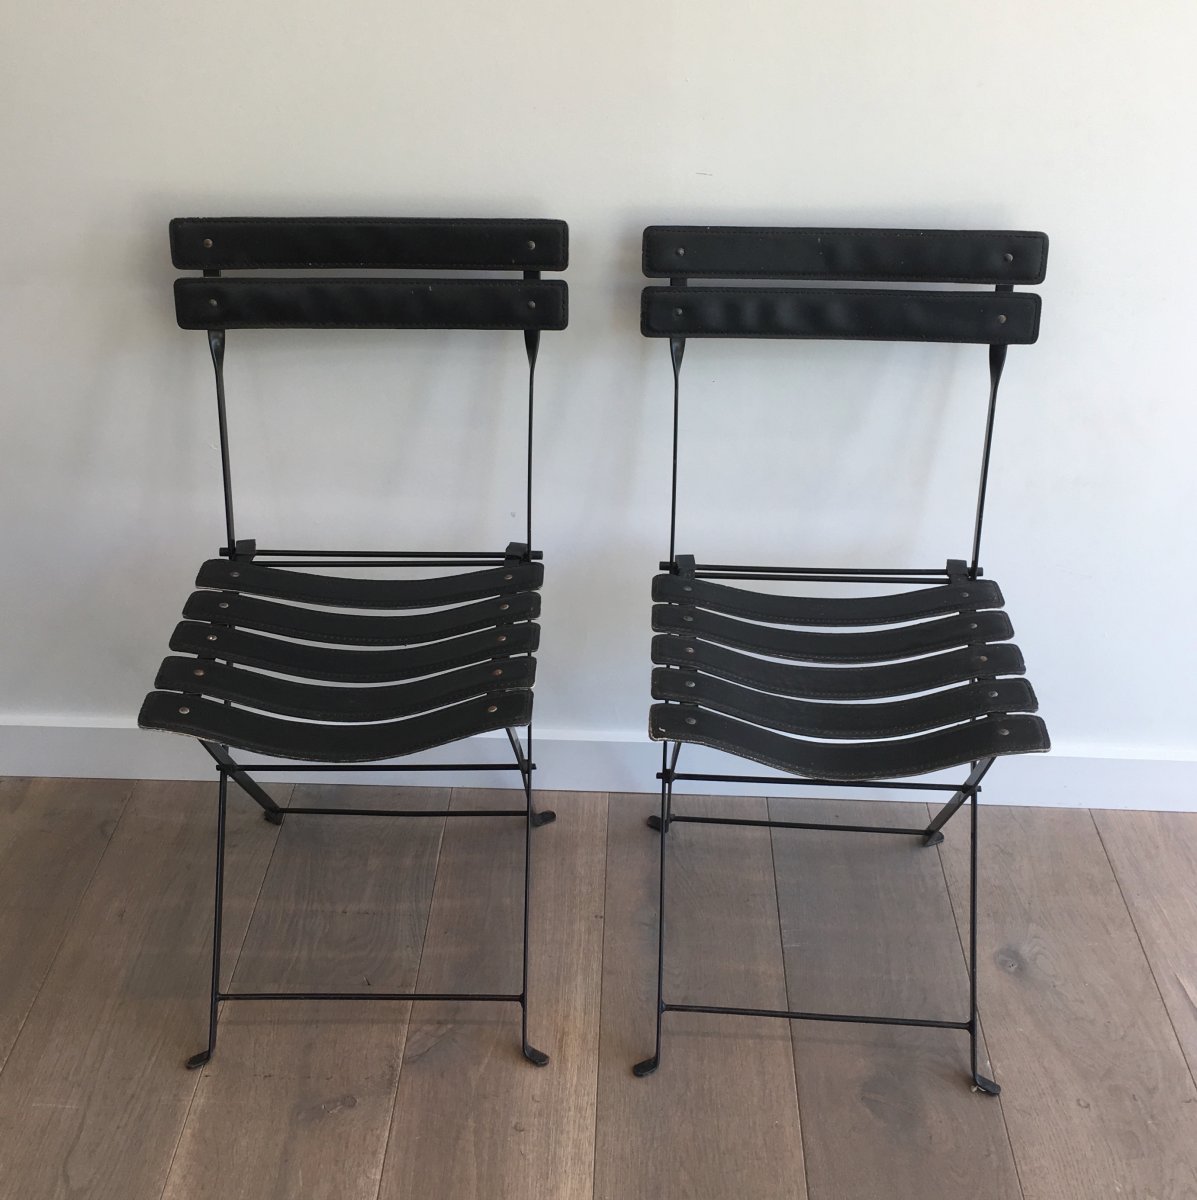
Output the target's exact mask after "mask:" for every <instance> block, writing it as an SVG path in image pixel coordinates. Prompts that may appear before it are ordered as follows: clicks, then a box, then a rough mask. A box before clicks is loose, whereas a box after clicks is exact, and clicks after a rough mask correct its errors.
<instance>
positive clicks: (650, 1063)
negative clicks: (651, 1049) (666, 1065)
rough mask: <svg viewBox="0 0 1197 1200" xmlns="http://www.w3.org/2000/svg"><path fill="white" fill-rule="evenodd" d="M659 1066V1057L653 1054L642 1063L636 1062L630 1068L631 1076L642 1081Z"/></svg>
mask: <svg viewBox="0 0 1197 1200" xmlns="http://www.w3.org/2000/svg"><path fill="white" fill-rule="evenodd" d="M660 1065H661V1058H660V1055H657V1054H654V1055H653V1056H652V1058H646V1059H645V1060H644V1061H643V1062H638V1063H637V1064H636V1065H635V1066H634V1067H633V1068H632V1074H633V1075H635V1076H636V1078H637V1079H643V1078H644V1077H645V1076H646V1075H651V1074H652V1073H653V1072H654V1071H655V1070H656V1069H657V1068H658V1067H659V1066H660Z"/></svg>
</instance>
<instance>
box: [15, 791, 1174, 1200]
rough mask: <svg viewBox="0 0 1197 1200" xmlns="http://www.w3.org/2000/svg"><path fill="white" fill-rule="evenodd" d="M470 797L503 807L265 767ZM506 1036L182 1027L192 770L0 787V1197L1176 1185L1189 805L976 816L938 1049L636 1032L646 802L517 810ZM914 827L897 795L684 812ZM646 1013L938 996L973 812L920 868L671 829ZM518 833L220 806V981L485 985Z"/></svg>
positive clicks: (188, 977) (597, 798)
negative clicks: (526, 855)
mask: <svg viewBox="0 0 1197 1200" xmlns="http://www.w3.org/2000/svg"><path fill="white" fill-rule="evenodd" d="M272 790H273V792H274V794H275V795H276V797H277V798H278V801H279V803H281V804H284V805H287V804H290V803H306V804H313V803H319V804H322V805H323V804H328V805H336V804H337V803H340V802H344V803H350V802H351V803H352V804H353V805H354V806H355V807H371V806H374V805H378V806H393V805H394V804H396V803H397V802H401V803H402V804H403V806H404V807H407V808H420V807H424V808H440V809H444V808H446V807H449V808H453V809H468V808H477V807H486V806H487V805H490V806H495V807H507V806H509V805H510V803H511V797H512V795H513V793H486V792H479V791H469V790H460V791H456V790H455V791H448V790H445V791H434V790H429V789H404V790H403V791H402V793H401V794H399V791H398V789H381V788H352V789H348V788H345V789H337V788H330V787H320V788H317V787H306V786H305V787H294V788H292V787H291V786H289V785H288V786H276V787H274V788H273V789H272ZM539 803H541V804H542V805H544V806H546V807H549V806H551V807H553V808H555V809H556V810H557V813H558V820H557V822H556V823H555V824H552V825H549V826H545V827H543V828H541V829H538V830H536V831H535V833H534V843H535V845H534V852H535V856H536V857H535V864H534V865H535V882H534V907H533V912H532V935H533V943H534V951H533V954H534V957H533V963H532V1006H531V1010H530V1026H531V1035H532V1040H533V1042H534V1044H536V1045H538V1046H539V1047H540V1048H541V1049H543V1050H545V1051H546V1052H547V1053H549V1054H550V1056H551V1058H552V1061H551V1063H550V1064H549V1066H548V1067H546V1068H544V1069H543V1070H538V1069H536V1068H534V1067H532V1066H531V1065H529V1064H528V1063H526V1062H525V1061H524V1060H523V1058H522V1057H521V1056H520V1054H519V1045H518V1031H519V1025H518V1009H517V1008H516V1007H515V1006H514V1005H497V1004H464V1003H456V1004H449V1003H431V1002H428V1003H418V1004H407V1003H399V1002H392V1003H380V1004H362V1003H357V1002H351V1001H335V1002H320V1003H317V1002H290V1001H288V1002H285V1003H265V1002H262V1003H259V1002H248V1001H247V1002H237V1003H228V1004H226V1005H225V1006H224V1010H223V1012H222V1016H221V1026H220V1039H219V1043H218V1048H217V1053H216V1056H215V1058H214V1059H213V1061H212V1062H211V1063H210V1064H209V1065H208V1066H207V1067H206V1068H204V1070H202V1071H201V1072H189V1071H186V1070H184V1068H183V1062H184V1060H185V1059H186V1058H187V1056H188V1055H189V1054H191V1053H192V1052H193V1051H195V1050H196V1049H198V1048H199V1047H200V1045H201V1044H202V1042H203V1040H204V1036H205V1019H206V1018H205V1006H206V999H205V997H206V987H207V972H208V956H209V952H210V951H209V946H210V941H209V939H210V926H211V889H212V854H213V838H214V828H215V786H214V785H212V784H199V783H156V782H132V781H129V782H122V781H113V780H102V781H95V780H68V779H63V780H45V779H42V780H20V779H7V780H0V1198H2V1200H66V1198H71V1200H75V1198H86V1200H100V1198H107V1197H112V1198H114V1200H115V1198H119V1200H161V1198H163V1197H165V1198H167V1200H198V1198H201V1197H202V1198H208V1197H211V1198H213V1200H215V1198H217V1197H220V1198H221V1200H227V1198H237V1197H244V1198H246V1200H249V1198H253V1200H270V1198H279V1200H283V1198H285V1200H308V1198H313V1200H315V1198H321V1200H323V1198H325V1197H327V1198H328V1200H333V1198H336V1200H383V1198H385V1200H406V1198H409V1197H410V1198H412V1200H416V1198H419V1200H429V1198H431V1200H440V1198H445V1200H469V1198H472V1197H485V1198H486V1200H507V1198H511V1200H583V1198H584V1197H585V1198H590V1197H595V1198H601V1200H708V1198H709V1200H774V1198H776V1200H781V1198H783V1197H784V1198H796V1200H802V1198H803V1197H810V1198H811V1200H874V1198H879V1197H887V1198H894V1197H896V1198H899V1200H902V1198H905V1197H909V1198H911V1200H938V1198H941V1197H942V1198H944V1200H947V1198H949V1197H950V1198H953V1200H954V1198H957V1197H961V1198H962V1197H981V1198H982V1200H991V1198H992V1200H1008V1198H1009V1200H1020V1198H1021V1200H1049V1198H1050V1200H1056V1198H1064V1197H1077V1198H1083V1200H1094V1198H1098V1200H1100V1198H1104V1197H1111V1198H1113V1197H1118V1198H1120V1200H1121V1198H1131V1197H1143V1198H1144V1200H1147V1198H1152V1200H1165V1198H1168V1200H1171V1198H1179V1197H1194V1198H1197V1086H1195V1084H1194V1076H1193V1071H1194V1069H1195V1068H1197V883H1195V877H1197V814H1191V815H1190V814H1164V813H1152V812H1129V811H1128V812H1095V813H1090V812H1088V811H1086V810H1077V809H1071V810H1062V809H1027V808H1002V807H999V806H990V805H985V806H983V807H982V809H981V813H980V820H981V841H982V854H981V862H982V872H981V896H982V910H983V911H982V917H981V924H980V962H981V1018H982V1025H983V1031H984V1052H985V1055H986V1056H987V1057H988V1061H989V1063H990V1064H991V1068H992V1071H993V1074H994V1075H995V1076H996V1078H997V1079H998V1080H999V1082H1000V1083H1001V1084H1002V1087H1003V1091H1002V1094H1001V1096H1000V1097H998V1098H996V1099H994V1098H990V1097H986V1096H982V1095H978V1094H975V1093H973V1092H972V1091H971V1090H970V1088H969V1087H968V1081H967V1075H966V1068H967V1041H966V1039H965V1037H964V1035H963V1034H960V1033H957V1032H953V1031H938V1030H919V1029H902V1028H881V1027H872V1026H851V1025H831V1024H814V1023H809V1022H807V1023H801V1022H794V1023H792V1024H787V1023H785V1022H782V1021H778V1020H771V1019H767V1018H741V1017H725V1016H711V1015H700V1014H669V1015H667V1016H666V1018H665V1045H664V1058H663V1063H662V1066H661V1069H660V1071H659V1072H658V1073H657V1074H656V1075H654V1076H652V1077H651V1078H648V1079H636V1078H634V1077H633V1076H632V1074H631V1065H632V1063H633V1062H635V1061H637V1060H638V1059H640V1058H643V1057H645V1056H646V1055H647V1054H648V1053H649V1052H650V1051H651V1048H652V1034H653V1000H654V987H655V970H656V905H657V887H656V864H657V853H658V842H657V835H656V834H654V833H652V832H651V831H650V830H648V829H647V828H646V827H645V825H644V818H645V816H646V815H648V814H649V813H650V812H652V811H654V810H655V806H656V800H655V799H654V798H652V797H649V796H637V795H628V796H610V797H608V796H606V795H599V794H576V793H555V794H548V793H546V794H542V795H541V796H540V797H539ZM676 806H677V809H678V811H685V812H691V813H695V814H699V813H705V814H707V815H712V814H718V813H723V814H728V813H736V814H739V815H743V816H753V817H762V816H765V815H766V814H772V815H773V816H774V817H784V818H789V819H795V818H797V817H798V814H803V816H804V817H805V818H806V819H816V820H819V821H826V822H831V823H834V822H837V821H853V822H860V821H868V820H874V819H877V818H880V819H882V820H886V821H893V820H894V819H895V818H896V820H897V823H910V824H917V823H919V822H921V821H923V820H925V817H926V808H925V807H924V806H922V805H907V806H904V807H905V808H906V810H907V811H906V812H905V814H902V812H901V807H896V806H893V805H889V804H884V803H881V802H873V803H869V802H864V803H860V804H855V805H852V806H848V807H845V806H843V805H834V804H832V803H831V802H828V801H820V800H794V799H790V798H785V799H781V800H777V799H774V800H768V801H766V800H764V799H757V800H722V799H721V800H715V799H709V798H695V797H685V798H682V797H679V798H678V799H677V801H676ZM668 852H669V855H670V859H669V861H670V874H669V893H668V896H667V910H668V917H669V928H670V932H669V949H670V953H669V956H668V960H667V964H666V972H667V983H668V992H669V998H670V999H673V1000H676V1001H678V1002H687V1001H691V1002H699V1003H702V1002H707V1003H723V1004H734V1005H739V1006H745V1007H790V1008H805V1009H815V1008H819V1009H830V1010H836V1011H843V1010H855V1011H857V1012H860V1011H873V1010H875V1011H884V1012H889V1013H894V1014H898V1015H911V1016H918V1015H922V1016H944V1017H948V1018H957V1017H959V1016H961V1015H963V1014H964V1013H965V1012H966V1006H967V976H966V973H965V958H964V945H965V942H966V937H967V896H968V892H967V887H968V877H967V868H968V841H967V812H964V813H962V814H960V816H959V817H958V818H957V820H956V821H955V822H953V823H952V824H951V825H949V827H948V830H947V839H946V841H945V842H944V844H943V845H942V846H941V847H939V848H934V849H923V848H921V847H920V846H918V845H917V844H911V842H908V841H907V840H906V839H903V838H894V837H889V838H886V837H869V836H863V835H855V834H850V833H839V832H831V831H798V830H773V831H770V830H769V829H766V828H760V827H755V828H752V827H750V828H727V827H723V828H718V827H712V826H697V825H677V826H674V828H673V830H672V831H671V833H670V835H669V847H668ZM522 854H523V830H522V825H521V823H520V822H519V821H518V820H512V821H510V822H505V821H477V820H473V819H471V818H469V817H461V818H445V817H430V818H428V819H423V818H421V819H418V820H416V819H412V820H403V821H396V820H386V819H383V818H375V817H359V818H354V819H353V820H342V821H338V820H335V819H332V818H325V817H303V818H295V819H292V820H289V821H286V822H285V823H284V824H283V826H282V827H281V828H280V827H276V826H273V825H270V824H268V823H266V822H264V821H262V820H261V818H260V814H259V810H258V809H257V808H256V807H255V806H254V805H253V804H252V803H251V802H249V801H248V800H245V799H244V798H243V797H242V796H241V795H240V794H239V793H238V792H237V791H236V789H235V788H234V789H233V791H232V799H231V803H230V821H229V849H228V862H227V874H226V901H227V908H226V923H225V948H226V952H225V965H224V969H225V978H226V981H227V980H229V979H231V980H233V981H234V986H235V987H236V988H238V989H244V990H274V989H280V990H284V989H289V988H292V989H293V988H303V989H309V990H322V989H326V990H330V991H331V990H369V989H370V988H377V989H379V990H381V991H404V990H408V989H411V988H413V987H418V988H420V989H422V990H438V991H439V990H478V991H487V992H490V991H501V992H507V991H518V990H519V969H520V965H519V936H520V915H521V883H522V876H521V867H522Z"/></svg>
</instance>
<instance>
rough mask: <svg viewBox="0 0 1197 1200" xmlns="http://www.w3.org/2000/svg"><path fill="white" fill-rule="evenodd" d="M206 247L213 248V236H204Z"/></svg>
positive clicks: (207, 248) (206, 248)
mask: <svg viewBox="0 0 1197 1200" xmlns="http://www.w3.org/2000/svg"><path fill="white" fill-rule="evenodd" d="M204 249H205V250H211V249H212V239H211V238H204Z"/></svg>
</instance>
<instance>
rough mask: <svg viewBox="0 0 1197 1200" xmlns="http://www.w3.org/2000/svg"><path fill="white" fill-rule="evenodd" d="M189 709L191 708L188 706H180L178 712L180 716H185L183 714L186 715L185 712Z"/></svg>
mask: <svg viewBox="0 0 1197 1200" xmlns="http://www.w3.org/2000/svg"><path fill="white" fill-rule="evenodd" d="M190 711H191V709H189V708H180V709H179V713H180V715H181V716H184V717H185V716H186V715H187V714H188V713H189V712H190Z"/></svg>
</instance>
